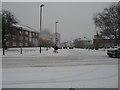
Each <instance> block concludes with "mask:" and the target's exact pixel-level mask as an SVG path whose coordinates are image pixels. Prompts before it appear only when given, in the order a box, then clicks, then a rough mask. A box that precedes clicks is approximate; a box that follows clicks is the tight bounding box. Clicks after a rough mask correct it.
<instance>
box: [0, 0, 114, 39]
mask: <svg viewBox="0 0 120 90" xmlns="http://www.w3.org/2000/svg"><path fill="white" fill-rule="evenodd" d="M41 4H44V5H45V6H44V7H43V24H42V28H43V29H44V28H45V29H49V31H50V32H52V33H53V32H54V30H55V22H56V21H59V24H58V32H59V33H60V34H61V39H62V41H67V40H72V39H75V38H78V37H80V38H83V37H84V36H85V37H87V38H88V39H92V38H93V35H94V34H95V25H94V23H93V20H92V18H93V16H94V14H96V13H98V12H102V11H103V9H104V8H106V7H109V6H110V5H112V4H113V2H44V3H40V2H3V3H2V9H5V10H9V11H10V12H12V13H13V14H14V15H15V16H16V17H17V19H18V20H19V21H20V23H21V24H23V25H27V26H30V27H32V28H34V29H36V30H38V31H39V6H40V5H41Z"/></svg>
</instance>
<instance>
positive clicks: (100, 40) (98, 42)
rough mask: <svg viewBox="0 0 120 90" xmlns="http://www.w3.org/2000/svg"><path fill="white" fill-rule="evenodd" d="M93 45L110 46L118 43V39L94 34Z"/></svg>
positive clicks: (119, 41)
mask: <svg viewBox="0 0 120 90" xmlns="http://www.w3.org/2000/svg"><path fill="white" fill-rule="evenodd" d="M93 45H94V46H97V47H112V46H114V45H120V40H115V39H109V38H107V37H102V38H101V37H100V38H99V37H97V36H96V35H94V39H93Z"/></svg>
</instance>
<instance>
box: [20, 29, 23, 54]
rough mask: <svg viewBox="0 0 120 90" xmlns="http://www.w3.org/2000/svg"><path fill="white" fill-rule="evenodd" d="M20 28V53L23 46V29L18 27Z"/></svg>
mask: <svg viewBox="0 0 120 90" xmlns="http://www.w3.org/2000/svg"><path fill="white" fill-rule="evenodd" d="M20 30H21V41H20V42H21V45H20V54H22V46H23V42H22V40H23V30H22V27H20Z"/></svg>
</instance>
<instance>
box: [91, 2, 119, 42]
mask: <svg viewBox="0 0 120 90" xmlns="http://www.w3.org/2000/svg"><path fill="white" fill-rule="evenodd" d="M93 20H94V23H95V25H96V27H97V28H98V29H99V34H100V35H101V36H102V37H107V38H109V39H117V40H120V4H119V3H118V4H114V5H112V6H110V7H109V8H105V9H104V10H103V12H101V13H97V14H96V15H95V16H94V17H93ZM102 37H101V38H102Z"/></svg>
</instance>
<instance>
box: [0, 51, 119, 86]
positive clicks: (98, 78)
mask: <svg viewBox="0 0 120 90" xmlns="http://www.w3.org/2000/svg"><path fill="white" fill-rule="evenodd" d="M2 61H3V62H2V63H3V74H2V75H3V77H2V79H3V88H24V87H26V88H118V59H116V58H110V57H108V56H107V55H106V51H104V50H97V51H96V50H85V49H73V50H72V49H71V50H67V49H61V50H59V53H58V54H57V53H53V50H52V49H50V50H49V51H43V52H42V53H41V54H40V53H39V51H37V50H36V51H34V52H29V53H25V52H24V54H23V55H20V54H19V53H15V52H11V53H7V54H6V56H3V60H2Z"/></svg>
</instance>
